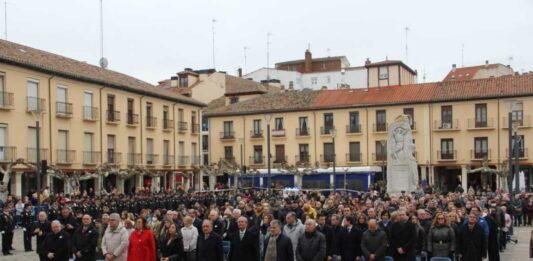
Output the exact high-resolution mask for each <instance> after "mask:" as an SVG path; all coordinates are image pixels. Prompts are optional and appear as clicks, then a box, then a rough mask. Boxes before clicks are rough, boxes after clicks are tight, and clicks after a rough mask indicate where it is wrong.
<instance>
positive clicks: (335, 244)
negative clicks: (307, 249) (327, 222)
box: [328, 214, 343, 259]
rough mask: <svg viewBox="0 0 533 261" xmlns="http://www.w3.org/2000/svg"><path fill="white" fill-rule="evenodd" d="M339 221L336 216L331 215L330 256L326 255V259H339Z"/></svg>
mask: <svg viewBox="0 0 533 261" xmlns="http://www.w3.org/2000/svg"><path fill="white" fill-rule="evenodd" d="M340 222H341V219H340V217H339V216H338V215H337V214H333V215H331V233H332V236H331V238H332V242H331V245H332V249H331V253H330V254H331V256H329V255H328V259H329V258H330V257H331V259H333V257H340V255H341V254H340V251H341V250H340V242H341V235H342V229H343V228H342V226H341V224H340Z"/></svg>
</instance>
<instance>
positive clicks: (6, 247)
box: [2, 232, 13, 254]
mask: <svg viewBox="0 0 533 261" xmlns="http://www.w3.org/2000/svg"><path fill="white" fill-rule="evenodd" d="M12 245H13V232H4V234H3V235H2V253H4V254H7V253H9V251H11V246H12Z"/></svg>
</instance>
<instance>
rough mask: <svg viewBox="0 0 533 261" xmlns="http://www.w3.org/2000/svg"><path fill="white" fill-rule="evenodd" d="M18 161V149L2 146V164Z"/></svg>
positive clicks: (0, 158)
mask: <svg viewBox="0 0 533 261" xmlns="http://www.w3.org/2000/svg"><path fill="white" fill-rule="evenodd" d="M16 159H17V147H12V146H0V162H12V161H15V160H16Z"/></svg>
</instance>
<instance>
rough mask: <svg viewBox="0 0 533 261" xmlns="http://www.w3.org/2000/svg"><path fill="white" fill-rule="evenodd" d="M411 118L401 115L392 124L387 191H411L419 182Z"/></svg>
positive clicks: (397, 192) (388, 149)
mask: <svg viewBox="0 0 533 261" xmlns="http://www.w3.org/2000/svg"><path fill="white" fill-rule="evenodd" d="M414 155H415V144H414V143H413V133H412V131H411V118H410V116H408V115H400V116H398V117H397V118H396V119H394V122H393V123H392V124H391V126H390V128H389V132H388V138H387V192H388V193H389V194H391V195H392V194H395V195H398V194H400V192H401V191H406V192H411V191H414V190H415V189H416V185H417V184H418V168H417V164H416V159H415V156H414Z"/></svg>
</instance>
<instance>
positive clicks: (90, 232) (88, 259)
mask: <svg viewBox="0 0 533 261" xmlns="http://www.w3.org/2000/svg"><path fill="white" fill-rule="evenodd" d="M92 221H93V219H92V218H91V216H89V215H84V216H83V218H82V225H81V226H80V227H78V228H77V229H76V231H74V236H73V237H72V253H73V254H74V256H75V257H76V260H80V261H92V260H95V259H96V245H97V244H98V230H96V228H95V227H94V225H93V223H92Z"/></svg>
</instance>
